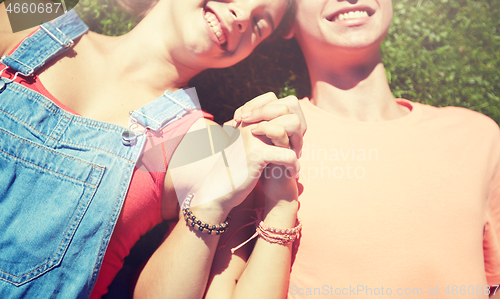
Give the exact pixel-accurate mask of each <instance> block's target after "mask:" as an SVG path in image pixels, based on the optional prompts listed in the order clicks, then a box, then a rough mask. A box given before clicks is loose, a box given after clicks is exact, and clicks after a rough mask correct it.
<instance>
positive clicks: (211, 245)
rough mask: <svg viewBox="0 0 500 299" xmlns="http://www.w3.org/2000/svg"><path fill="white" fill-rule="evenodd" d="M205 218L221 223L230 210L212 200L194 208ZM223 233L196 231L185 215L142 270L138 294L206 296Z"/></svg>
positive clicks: (137, 287)
mask: <svg viewBox="0 0 500 299" xmlns="http://www.w3.org/2000/svg"><path fill="white" fill-rule="evenodd" d="M192 211H193V213H194V214H195V215H196V216H197V217H198V218H199V219H202V220H203V221H204V222H207V223H214V224H215V223H221V222H223V221H224V220H225V218H226V216H227V212H226V211H224V210H222V209H217V208H213V206H211V205H210V204H206V205H202V206H198V207H196V208H192ZM218 241H219V236H217V235H208V234H203V233H201V232H199V231H194V229H191V228H190V227H188V226H187V225H186V222H185V220H184V218H181V219H180V220H179V222H178V223H177V225H176V226H175V228H174V229H173V231H172V232H171V234H170V235H169V236H168V238H167V239H166V240H165V241H164V242H163V244H162V245H161V246H160V247H159V248H158V249H157V250H156V252H155V253H154V254H153V256H152V257H151V258H150V259H149V261H148V263H147V264H146V266H145V268H144V269H143V270H142V272H141V274H140V277H139V280H138V282H137V285H136V288H135V291H134V298H148V299H149V298H175V299H182V298H186V299H195V298H202V296H203V294H204V292H205V287H206V284H207V280H208V276H209V273H210V268H211V266H212V261H213V257H214V254H215V250H216V248H217V243H218Z"/></svg>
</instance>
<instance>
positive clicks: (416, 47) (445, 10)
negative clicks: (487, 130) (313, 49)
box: [382, 0, 500, 123]
mask: <svg viewBox="0 0 500 299" xmlns="http://www.w3.org/2000/svg"><path fill="white" fill-rule="evenodd" d="M393 5H394V18H393V22H392V27H391V29H390V31H389V34H388V35H387V38H386V39H385V41H384V43H383V46H382V53H383V54H382V57H383V58H384V64H385V67H386V72H387V77H388V79H389V82H390V85H391V88H392V91H393V93H394V95H395V96H397V97H404V98H407V99H409V100H412V101H418V102H422V103H426V104H430V105H433V106H461V107H466V108H469V109H473V110H476V111H479V112H482V113H484V114H486V115H488V116H490V117H491V118H493V119H494V120H495V121H496V122H497V123H500V70H499V67H500V1H498V0H481V1H476V0H433V1H428V0H395V1H393Z"/></svg>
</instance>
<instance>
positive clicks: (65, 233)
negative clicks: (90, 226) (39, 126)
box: [0, 150, 102, 285]
mask: <svg viewBox="0 0 500 299" xmlns="http://www.w3.org/2000/svg"><path fill="white" fill-rule="evenodd" d="M0 151H1V150H0ZM28 163H29V162H28ZM92 171H93V170H92ZM101 178H102V175H101ZM84 184H87V183H84ZM91 186H93V187H96V186H94V185H91ZM93 189H94V191H93V192H92V193H93V195H92V196H91V197H90V198H92V197H94V194H95V190H96V189H97V188H93ZM80 198H81V197H80ZM91 201H92V200H90V199H89V204H90V202H91ZM81 205H83V202H81V203H80V206H81ZM80 206H79V207H78V209H77V210H79V209H80V208H81V207H80ZM87 207H88V205H87ZM84 214H85V213H84ZM77 218H80V219H81V218H83V214H82V217H77ZM75 220H76V219H73V220H72V222H71V223H70V225H69V226H68V229H67V230H66V232H64V234H63V236H64V237H65V236H66V235H67V234H68V231H69V230H70V227H71V226H72V224H73V223H74V222H75ZM75 231H76V229H75ZM63 242H64V238H63V240H61V243H59V245H58V246H57V247H58V249H59V248H60V247H61V245H62V244H63ZM68 244H69V242H68ZM66 248H67V247H66ZM56 256H57V253H56V254H55V256H54V257H52V259H50V260H49V261H47V262H46V263H45V264H43V265H41V266H40V267H38V268H36V269H33V270H32V271H30V272H28V273H26V274H24V275H22V276H15V275H12V274H9V273H5V272H3V271H0V273H3V274H6V275H7V276H11V277H15V278H22V277H24V276H26V275H29V274H31V273H33V272H35V271H37V270H38V269H40V268H42V267H45V265H47V264H50V263H51V262H52V261H53V260H54V259H55V258H56ZM40 274H42V273H40ZM40 274H39V275H40ZM39 275H37V276H39ZM34 278H36V276H35V277H32V278H30V279H28V280H26V281H23V282H13V281H9V280H6V279H4V278H2V277H0V279H2V280H5V281H7V282H10V283H13V284H14V285H21V284H24V283H26V282H28V281H30V280H33V279H34Z"/></svg>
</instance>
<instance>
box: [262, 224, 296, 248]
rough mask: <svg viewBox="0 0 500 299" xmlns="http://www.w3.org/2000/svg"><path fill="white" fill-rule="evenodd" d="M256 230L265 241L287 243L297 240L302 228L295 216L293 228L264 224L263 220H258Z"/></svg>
mask: <svg viewBox="0 0 500 299" xmlns="http://www.w3.org/2000/svg"><path fill="white" fill-rule="evenodd" d="M256 230H257V234H258V235H259V237H261V238H262V239H264V240H265V241H266V242H269V243H274V244H280V245H287V244H288V243H291V242H294V241H295V240H297V238H298V237H299V235H300V231H301V230H302V223H301V222H300V219H299V218H297V221H296V224H295V227H293V228H276V227H272V226H269V225H267V224H265V223H264V221H260V222H259V225H257V228H256Z"/></svg>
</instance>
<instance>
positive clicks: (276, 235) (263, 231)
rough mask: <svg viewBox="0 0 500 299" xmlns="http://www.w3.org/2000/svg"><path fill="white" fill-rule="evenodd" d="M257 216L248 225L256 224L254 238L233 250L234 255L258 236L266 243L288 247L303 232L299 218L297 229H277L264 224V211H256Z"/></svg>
mask: <svg viewBox="0 0 500 299" xmlns="http://www.w3.org/2000/svg"><path fill="white" fill-rule="evenodd" d="M256 214H257V218H254V219H255V220H254V221H252V222H251V223H249V224H247V225H251V224H254V223H255V224H256V228H255V234H253V236H251V237H250V238H248V240H246V241H245V242H243V243H241V244H240V245H238V246H236V247H234V248H232V249H231V253H233V254H234V253H235V252H236V250H238V249H240V248H241V247H243V246H245V245H246V244H247V243H248V242H250V241H251V240H252V239H254V238H256V237H257V236H259V237H261V238H262V239H263V240H264V241H266V242H269V243H274V244H280V245H287V244H288V243H291V242H294V241H295V240H297V239H298V238H299V237H300V232H301V231H302V222H300V219H299V218H297V221H296V222H295V223H296V224H295V227H293V228H276V227H272V226H269V225H267V224H265V223H264V221H263V220H262V210H258V211H256ZM257 223H258V224H257ZM247 225H245V226H247Z"/></svg>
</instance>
